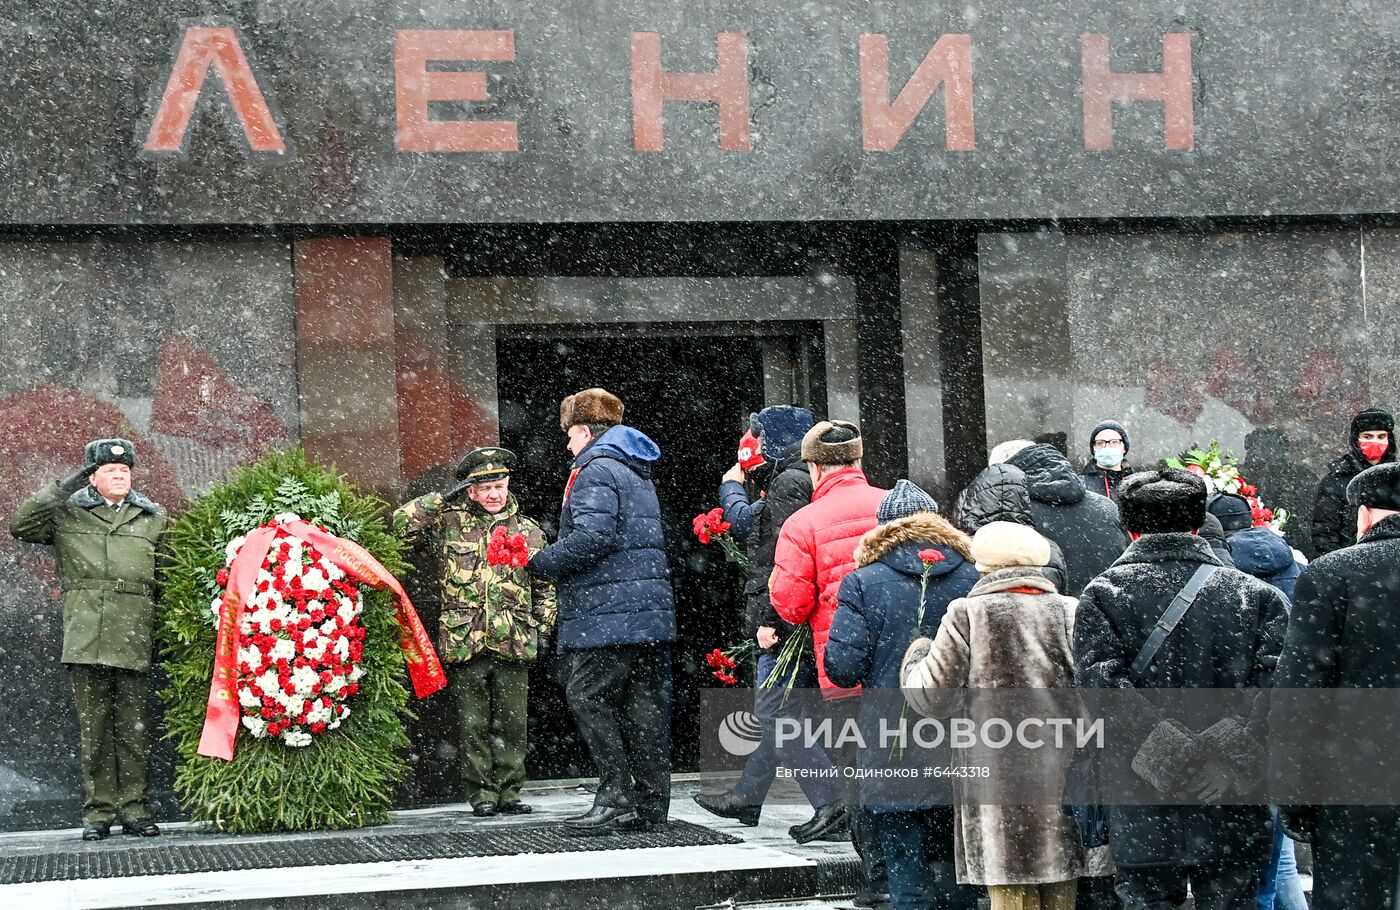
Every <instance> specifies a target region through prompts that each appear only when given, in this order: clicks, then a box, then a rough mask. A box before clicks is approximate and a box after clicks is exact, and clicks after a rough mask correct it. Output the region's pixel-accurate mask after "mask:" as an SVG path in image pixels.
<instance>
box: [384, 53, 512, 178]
mask: <svg viewBox="0 0 1400 910" xmlns="http://www.w3.org/2000/svg"><path fill="white" fill-rule="evenodd" d="M514 59H515V33H514V32H481V31H457V30H446V29H430V30H417V29H402V30H400V31H396V32H394V80H395V88H394V91H395V102H396V105H397V108H398V117H399V130H398V147H399V151H401V152H514V151H518V150H519V148H520V143H519V140H518V138H517V135H516V126H515V121H514V120H433V119H431V118H430V117H429V116H428V102H430V101H485V100H486V99H487V97H488V95H487V93H486V74H485V73H481V72H453V73H438V72H433V73H430V72H428V61H429V60H514Z"/></svg>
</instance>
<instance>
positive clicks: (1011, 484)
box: [953, 463, 1069, 591]
mask: <svg viewBox="0 0 1400 910" xmlns="http://www.w3.org/2000/svg"><path fill="white" fill-rule="evenodd" d="M994 521H1010V522H1014V523H1015V524H1018V525H1027V526H1029V527H1035V519H1034V518H1032V517H1031V493H1030V483H1029V482H1028V481H1027V480H1026V472H1025V471H1022V470H1021V469H1020V468H1018V467H1014V466H1012V465H1009V464H1004V463H1003V464H994V465H989V466H987V467H986V468H984V469H983V470H982V473H980V474H978V475H977V476H976V477H974V478H972V483H970V484H968V485H967V487H966V488H964V489H963V491H962V492H961V493H959V494H958V500H957V502H956V503H954V504H953V524H954V525H956V526H957V528H958V530H959V531H962V532H963V533H964V534H968V535H972V534H976V533H977V531H978V529H979V528H981V527H982V526H983V525H989V524H991V523H992V522H994ZM1042 574H1043V575H1044V576H1045V577H1046V578H1048V579H1050V581H1052V582H1053V583H1054V585H1055V590H1056V591H1063V590H1064V589H1065V587H1066V586H1067V585H1068V583H1069V569H1068V567H1067V566H1066V564H1065V554H1064V551H1063V550H1061V549H1060V545H1059V544H1057V543H1056V542H1055V541H1054V540H1053V539H1052V540H1051V541H1050V564H1049V565H1047V566H1046V567H1045V568H1044V569H1043V570H1042Z"/></svg>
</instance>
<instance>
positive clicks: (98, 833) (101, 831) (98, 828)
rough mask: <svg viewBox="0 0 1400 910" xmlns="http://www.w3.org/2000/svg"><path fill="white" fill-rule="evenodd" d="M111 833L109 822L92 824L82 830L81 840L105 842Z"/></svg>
mask: <svg viewBox="0 0 1400 910" xmlns="http://www.w3.org/2000/svg"><path fill="white" fill-rule="evenodd" d="M111 833H112V823H111V822H93V823H92V824H90V825H88V826H87V827H86V828H84V829H83V840H106V839H107V835H109V834H111Z"/></svg>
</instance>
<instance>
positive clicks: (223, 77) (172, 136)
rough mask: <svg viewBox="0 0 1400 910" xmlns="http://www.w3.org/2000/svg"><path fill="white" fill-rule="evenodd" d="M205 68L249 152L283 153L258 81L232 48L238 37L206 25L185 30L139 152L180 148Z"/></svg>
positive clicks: (236, 48)
mask: <svg viewBox="0 0 1400 910" xmlns="http://www.w3.org/2000/svg"><path fill="white" fill-rule="evenodd" d="M211 63H212V64H213V65H214V72H216V73H218V74H219V81H220V82H222V83H223V86H224V91H225V92H227V93H228V99H229V102H230V103H231V104H232V105H233V112H234V114H235V115H236V116H237V117H238V122H239V123H240V124H241V125H242V127H243V135H245V136H246V137H248V146H249V147H250V148H251V149H252V150H253V151H255V152H275V153H276V154H279V155H280V154H282V153H283V152H285V151H286V150H287V145H286V143H284V142H283V141H282V134H281V133H280V132H278V130H277V122H276V121H275V120H273V118H272V110H271V109H270V108H269V107H268V106H267V99H265V98H264V97H263V93H262V90H261V89H259V88H258V80H257V79H256V78H255V77H254V76H253V68H252V67H251V66H249V65H248V58H247V56H245V55H244V53H243V47H242V45H240V44H239V43H238V33H237V32H235V31H234V30H233V29H232V28H227V27H211V26H195V27H191V28H187V29H185V37H184V40H183V41H182V42H181V43H180V52H179V53H178V54H177V55H176V57H175V67H174V68H173V69H172V70H171V71H170V81H169V82H167V83H166V84H165V94H164V95H163V96H162V97H161V99H160V107H159V108H157V109H156V116H155V120H154V122H153V123H152V124H151V130H150V132H149V133H147V134H146V143H145V150H146V151H148V152H179V151H180V150H182V149H183V148H184V144H185V131H186V130H187V129H188V128H189V125H190V117H191V115H193V114H194V108H195V105H196V104H198V103H199V95H200V92H201V91H203V89H204V80H205V77H206V76H207V75H208V73H209V65H210V64H211Z"/></svg>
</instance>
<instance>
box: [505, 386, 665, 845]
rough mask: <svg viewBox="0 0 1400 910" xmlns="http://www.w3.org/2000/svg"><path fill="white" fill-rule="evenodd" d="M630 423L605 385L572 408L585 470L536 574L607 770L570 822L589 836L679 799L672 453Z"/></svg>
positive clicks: (579, 709)
mask: <svg viewBox="0 0 1400 910" xmlns="http://www.w3.org/2000/svg"><path fill="white" fill-rule="evenodd" d="M621 424H622V401H621V400H620V399H618V397H617V396H615V395H613V394H612V393H610V392H608V391H606V390H604V389H586V390H584V391H582V392H579V393H577V394H575V395H570V396H569V397H568V398H565V399H564V401H563V402H562V403H561V404H560V407H559V425H560V427H562V428H563V430H564V432H565V433H567V434H568V437H569V442H568V446H569V451H570V452H572V453H573V455H574V463H573V470H572V471H571V472H570V474H569V480H568V484H567V486H566V487H565V489H564V505H563V508H562V509H561V511H560V513H559V539H558V541H556V542H555V543H553V544H551V545H550V546H548V547H546V548H544V549H543V550H541V551H540V552H539V553H538V554H536V555H535V558H534V559H532V560H530V565H529V567H528V570H529V572H530V573H531V574H532V575H535V576H537V577H539V578H543V579H546V580H548V581H552V582H554V584H555V590H556V593H557V598H558V604H559V619H558V629H557V634H558V642H559V651H560V652H561V653H567V654H568V655H569V660H570V662H571V666H570V670H569V678H568V682H567V683H566V685H565V687H564V693H565V697H566V698H567V699H568V702H569V708H570V709H571V710H572V711H573V713H574V719H575V720H576V721H577V722H578V726H579V733H580V734H581V735H582V737H583V740H584V742H586V743H587V744H588V751H589V753H590V755H591V756H592V758H593V764H594V765H595V766H596V767H597V769H598V795H597V797H596V798H595V799H594V802H593V808H591V809H590V810H589V811H588V812H587V813H585V814H584V815H582V816H579V817H577V818H573V819H568V820H566V821H565V824H566V825H567V826H569V828H571V829H572V830H574V831H575V832H577V833H580V834H604V833H611V832H613V831H619V830H637V829H643V828H648V827H650V826H652V825H656V824H660V823H662V822H664V821H665V820H666V816H667V813H668V811H669V809H670V801H671V645H672V643H673V642H675V640H676V611H675V603H674V600H673V597H672V594H671V572H670V568H669V567H668V565H667V562H666V543H665V538H664V536H663V533H662V525H661V505H660V503H659V502H658V501H657V498H656V488H655V487H654V486H653V485H652V481H651V470H652V465H653V464H655V463H656V460H657V459H658V458H660V457H661V449H660V448H658V447H657V445H656V443H654V442H652V441H651V440H650V439H649V438H647V436H646V435H645V434H643V433H640V432H638V431H637V430H634V429H632V428H631V427H626V426H622V425H621Z"/></svg>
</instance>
